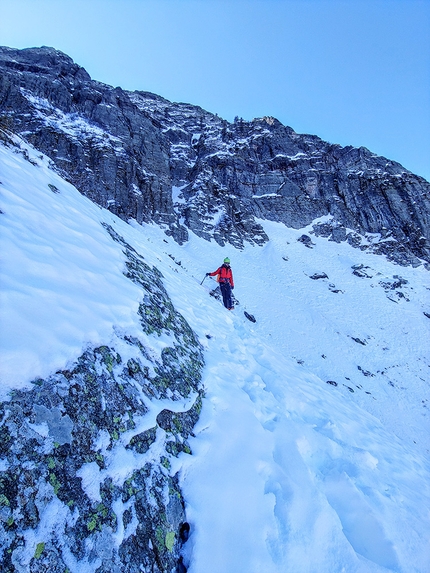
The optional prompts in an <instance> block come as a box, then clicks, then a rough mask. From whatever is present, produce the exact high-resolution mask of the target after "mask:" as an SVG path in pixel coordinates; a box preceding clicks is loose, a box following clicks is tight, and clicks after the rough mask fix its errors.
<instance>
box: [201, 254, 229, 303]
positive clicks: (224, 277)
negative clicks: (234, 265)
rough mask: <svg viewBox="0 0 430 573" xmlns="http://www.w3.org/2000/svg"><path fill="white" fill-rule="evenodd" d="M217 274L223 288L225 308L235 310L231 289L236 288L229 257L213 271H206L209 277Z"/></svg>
mask: <svg viewBox="0 0 430 573" xmlns="http://www.w3.org/2000/svg"><path fill="white" fill-rule="evenodd" d="M215 275H217V279H216V280H217V282H218V283H219V286H220V288H221V293H222V301H223V303H224V306H225V308H227V309H228V310H233V309H234V306H233V302H232V300H231V291H232V289H234V280H233V273H232V270H231V267H230V259H229V258H225V259H224V262H223V264H222V265H221V266H220V267H219V268H218V269H217V270H216V271H214V272H213V273H206V276H207V277H214V276H215Z"/></svg>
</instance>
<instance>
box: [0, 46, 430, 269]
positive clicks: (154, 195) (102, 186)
mask: <svg viewBox="0 0 430 573" xmlns="http://www.w3.org/2000/svg"><path fill="white" fill-rule="evenodd" d="M0 73H1V77H0V114H1V116H2V121H3V123H4V124H5V125H6V126H8V127H9V128H10V129H11V130H14V131H15V132H17V133H19V134H20V135H21V136H24V137H25V138H26V139H27V140H28V141H30V142H31V143H32V144H33V145H34V146H35V147H36V148H38V149H40V150H41V151H43V152H44V153H46V154H47V155H48V156H49V157H51V158H52V160H53V161H54V162H55V164H56V165H57V167H58V169H60V170H61V172H62V173H64V174H65V175H66V177H67V178H68V179H69V180H70V181H71V182H72V183H73V184H74V185H75V186H76V187H77V188H78V189H79V190H80V191H81V192H82V193H83V194H85V195H87V196H88V197H90V198H91V199H92V200H93V201H95V202H96V203H98V204H99V205H101V206H104V207H108V208H109V209H110V210H111V211H113V212H114V213H116V214H117V215H119V216H120V217H121V218H123V219H125V220H128V219H130V218H133V219H136V220H137V221H138V222H143V221H145V222H149V221H154V222H155V223H157V224H159V225H164V226H165V229H166V233H167V234H170V235H172V236H173V237H174V238H175V239H176V240H177V241H178V242H180V243H182V242H184V241H186V240H187V237H188V230H192V231H193V232H194V233H196V234H197V235H199V236H202V237H205V238H207V239H211V238H214V239H215V240H216V241H217V242H218V243H220V244H224V243H226V242H229V243H231V244H232V245H234V246H235V247H238V248H241V247H242V246H243V244H244V241H249V242H251V243H256V244H263V243H264V242H265V241H266V240H267V236H266V235H265V233H264V230H263V228H262V226H261V224H260V223H259V219H268V220H272V221H279V222H282V223H284V224H286V225H288V226H291V227H294V228H302V227H305V226H307V225H310V224H311V223H313V231H312V232H313V233H315V234H319V235H324V236H327V237H329V238H330V239H332V240H334V241H344V240H347V241H349V242H350V243H351V244H353V245H354V246H357V247H359V248H362V249H367V248H371V249H373V250H375V251H376V252H381V253H385V254H386V255H388V256H389V257H390V258H392V259H394V260H396V261H397V262H399V263H400V264H414V265H418V264H420V263H421V262H422V260H425V261H429V260H430V242H429V238H428V237H429V230H430V184H429V183H428V182H426V181H425V180H424V179H423V178H421V177H418V176H416V175H413V174H412V173H410V172H409V171H407V170H406V169H404V168H403V167H402V166H401V165H399V164H398V163H395V162H393V161H389V160H387V159H385V158H384V157H380V156H377V155H375V154H373V153H371V152H370V151H368V150H367V149H365V148H360V149H356V148H353V147H341V146H339V145H332V144H330V143H327V142H324V141H322V140H321V139H319V138H318V137H316V136H312V135H300V134H297V133H295V132H294V131H293V129H291V128H289V127H286V126H284V125H282V124H281V123H280V122H279V121H277V120H276V119H274V118H270V117H266V118H262V119H255V120H253V121H250V122H246V121H243V120H240V119H237V120H236V121H234V122H233V123H229V122H227V121H225V120H223V119H221V118H219V117H218V116H216V115H213V114H211V113H208V112H206V111H204V110H203V109H201V108H199V107H196V106H192V105H187V104H181V103H179V104H178V103H171V102H169V101H167V100H165V99H163V98H161V97H159V96H156V95H153V94H150V93H147V92H126V91H124V90H122V89H120V88H112V87H110V86H107V85H104V84H101V83H99V82H96V81H93V80H91V78H90V77H89V75H88V74H87V72H86V71H85V70H84V69H82V68H81V67H79V66H78V65H76V64H75V63H74V62H73V61H72V60H71V59H70V58H69V57H68V56H66V55H64V54H62V53H61V52H58V51H56V50H54V49H51V48H38V49H26V50H13V49H10V48H1V49H0ZM322 218H323V219H322ZM316 219H320V221H319V222H316Z"/></svg>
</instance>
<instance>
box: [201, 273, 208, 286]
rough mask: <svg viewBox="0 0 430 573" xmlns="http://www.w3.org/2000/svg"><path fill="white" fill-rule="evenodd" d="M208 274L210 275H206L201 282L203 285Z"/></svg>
mask: <svg viewBox="0 0 430 573" xmlns="http://www.w3.org/2000/svg"><path fill="white" fill-rule="evenodd" d="M207 276H208V275H205V276H204V277H203V280H202V282H201V283H200V284H201V285H202V284H203V282H204V280H205V278H206V277H207Z"/></svg>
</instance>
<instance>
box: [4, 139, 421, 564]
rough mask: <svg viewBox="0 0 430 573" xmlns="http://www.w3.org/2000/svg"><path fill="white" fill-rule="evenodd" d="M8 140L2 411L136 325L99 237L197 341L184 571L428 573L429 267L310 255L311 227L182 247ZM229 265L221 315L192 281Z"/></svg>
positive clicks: (321, 246) (133, 298)
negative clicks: (231, 286) (90, 348)
mask: <svg viewBox="0 0 430 573" xmlns="http://www.w3.org/2000/svg"><path fill="white" fill-rule="evenodd" d="M20 146H21V152H19V151H18V149H17V148H14V149H13V148H5V147H3V146H0V182H1V184H0V209H1V211H2V214H0V224H1V236H0V238H1V246H2V249H1V251H2V254H1V277H0V285H1V297H2V298H1V310H2V313H1V325H0V326H1V334H0V336H1V355H0V360H1V397H2V399H7V395H8V392H9V391H10V390H12V389H14V388H22V387H26V386H28V387H30V382H31V380H32V379H34V378H36V377H38V376H47V375H48V374H49V373H50V372H52V371H55V370H57V369H59V368H65V367H66V365H67V364H69V363H70V362H72V361H73V360H74V359H76V358H77V356H79V354H80V353H81V352H82V350H83V349H84V348H85V347H86V346H87V345H89V344H101V343H103V344H109V343H110V341H111V340H112V338H113V336H114V331H115V329H116V328H121V329H124V330H129V331H130V332H135V331H137V330H138V329H139V320H138V316H137V314H136V313H137V308H138V304H139V301H140V300H141V299H142V298H143V296H144V293H143V292H141V290H140V289H139V288H138V287H137V286H136V285H135V284H133V283H132V282H130V281H129V280H128V279H126V278H125V276H124V275H123V274H122V271H123V269H124V255H123V253H122V250H121V246H120V245H119V244H117V243H114V242H113V241H112V239H111V238H110V236H109V235H108V233H107V232H106V231H105V229H104V228H103V227H102V225H101V222H105V223H108V224H110V225H112V227H113V228H114V229H115V230H116V231H117V232H118V233H119V234H120V235H122V236H123V237H124V238H125V240H126V241H127V242H128V243H130V244H131V245H133V246H134V248H135V249H136V250H137V251H138V252H139V253H140V254H141V255H142V256H143V257H144V258H145V260H146V261H147V262H148V264H150V265H155V266H157V267H158V268H159V270H160V271H161V272H162V273H163V275H164V284H165V287H166V289H167V291H168V293H169V295H170V297H171V298H172V300H173V302H174V304H175V306H176V308H177V310H178V311H179V312H181V313H182V314H183V315H184V317H185V318H186V320H187V321H188V322H189V324H190V325H191V327H192V328H193V329H194V330H195V332H196V333H197V334H198V336H199V339H200V341H201V342H202V344H203V345H204V347H205V359H206V367H205V371H204V383H205V386H206V389H207V393H206V399H205V401H204V405H203V410H202V414H201V418H200V420H199V422H198V424H197V426H196V428H195V437H194V438H193V439H192V440H191V441H190V444H191V447H192V450H193V455H192V456H189V455H186V454H182V455H181V456H180V457H179V458H178V459H177V460H176V462H175V465H174V466H173V467H172V472H176V471H179V472H180V476H181V485H182V489H183V492H184V496H185V499H186V501H187V516H188V519H189V522H190V524H191V536H190V539H189V541H188V543H187V544H186V546H185V548H184V561H185V563H187V564H189V569H188V571H189V573H220V572H222V573H238V572H245V571H247V572H250V573H261V572H262V571H264V572H265V573H272V572H276V573H281V572H282V573H317V572H318V573H340V572H345V573H355V572H357V573H358V572H360V573H382V572H387V571H395V572H402V573H426V572H429V571H430V464H429V461H428V458H429V451H430V438H429V436H430V423H429V413H428V409H429V398H430V384H429V378H430V377H429V369H430V349H429V330H430V320H429V318H428V317H427V316H425V314H424V312H427V313H430V291H429V288H428V285H429V281H428V276H429V275H428V272H427V271H425V270H424V269H423V268H422V267H420V268H417V269H412V268H403V267H399V266H395V265H393V264H391V263H389V262H387V261H386V260H385V259H384V258H382V257H378V256H376V255H370V254H366V253H363V252H361V251H359V250H357V249H353V248H352V247H350V246H349V245H347V244H337V243H334V242H329V241H327V240H326V239H323V238H316V237H312V241H313V243H314V244H313V245H311V247H312V248H308V247H306V246H305V245H304V244H303V243H302V242H299V241H298V240H297V239H298V238H299V237H300V236H301V235H302V234H303V233H306V232H307V231H306V229H301V230H299V231H297V230H292V229H287V228H285V227H283V226H282V225H279V224H275V223H268V222H267V221H261V223H262V225H263V226H264V229H265V231H266V233H267V234H268V235H269V237H270V239H271V240H270V242H269V243H268V244H266V245H265V246H264V247H255V246H254V247H252V246H246V247H245V249H244V250H243V251H237V250H234V249H233V248H231V247H225V248H221V247H220V246H219V245H217V244H216V243H214V242H211V243H209V242H206V241H203V240H201V239H199V238H198V237H196V236H194V235H192V234H191V239H190V241H189V242H188V243H187V244H186V245H183V246H179V245H177V244H176V243H174V241H172V240H171V239H170V238H167V237H166V235H164V233H163V231H162V230H161V229H159V228H157V227H154V226H143V227H141V226H139V225H137V224H133V222H131V224H130V225H127V224H125V223H124V222H123V221H121V220H119V219H117V218H116V217H115V216H113V215H112V214H111V213H109V212H108V211H106V210H103V209H100V208H98V207H97V206H95V205H94V204H92V203H91V202H90V201H89V200H88V199H86V198H84V197H82V196H81V195H80V194H79V193H78V192H77V191H76V189H74V188H73V187H72V186H71V185H70V184H68V183H66V182H65V181H64V180H62V179H61V178H60V177H59V176H58V175H57V174H55V173H54V172H53V171H52V170H51V169H50V167H49V160H47V158H45V157H43V156H42V155H40V153H38V152H37V151H35V150H33V149H31V148H29V147H28V146H26V145H24V144H23V143H20ZM225 256H229V257H230V258H231V260H232V268H233V272H234V275H235V282H236V288H235V291H234V293H235V295H236V296H237V298H238V299H239V302H240V304H239V305H238V306H237V307H236V309H235V310H234V311H233V312H228V311H227V310H225V309H224V308H223V307H222V306H221V305H220V303H219V302H218V301H217V300H215V299H214V298H213V297H210V296H209V291H210V289H212V288H214V286H216V285H215V283H214V282H213V281H211V279H209V278H206V279H205V281H204V282H203V285H201V284H200V282H201V281H202V279H203V278H204V276H205V273H206V272H207V271H213V270H215V269H216V268H217V267H218V266H219V264H220V263H221V262H222V259H223V258H224V257H225ZM354 271H355V274H354ZM324 274H325V275H327V276H326V278H324V277H323V278H316V276H323V275H324ZM315 275H316V276H315ZM312 276H314V278H311V277H312ZM245 309H246V310H247V311H248V312H249V313H251V314H254V315H255V316H256V318H257V322H256V323H255V324H254V323H251V322H249V321H248V320H247V319H246V318H245V317H244V315H243V310H245ZM2 464H3V462H2V460H0V469H1V468H2V467H3V466H2ZM132 469H133V468H132V467H130V470H129V471H130V473H131V472H132ZM119 514H121V512H120V511H119ZM53 519H55V517H53ZM88 567H89V568H88V572H89V571H92V569H91V567H90V566H88ZM72 573H74V572H73V571H72Z"/></svg>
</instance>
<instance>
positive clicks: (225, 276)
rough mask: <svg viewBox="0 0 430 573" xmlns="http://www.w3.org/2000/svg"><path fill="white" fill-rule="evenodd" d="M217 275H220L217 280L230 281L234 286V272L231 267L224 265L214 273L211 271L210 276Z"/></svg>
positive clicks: (221, 281)
mask: <svg viewBox="0 0 430 573" xmlns="http://www.w3.org/2000/svg"><path fill="white" fill-rule="evenodd" d="M215 275H218V278H217V281H218V282H219V283H226V282H229V283H230V285H231V286H232V287H234V281H233V273H232V270H231V268H230V267H228V266H226V265H222V266H221V267H219V268H218V269H217V270H216V271H214V272H213V273H209V276H210V277H214V276H215Z"/></svg>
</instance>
